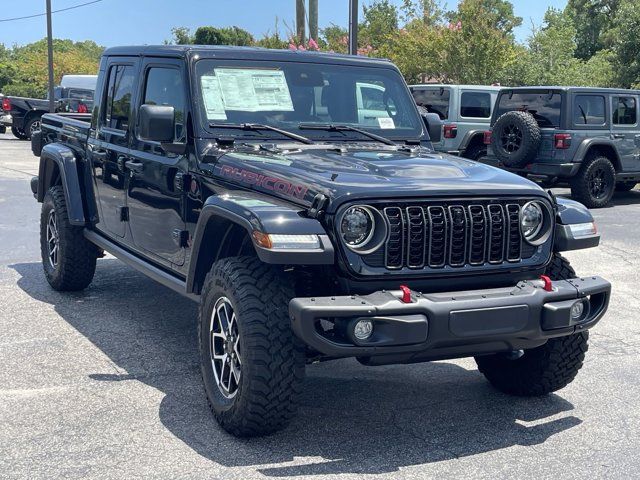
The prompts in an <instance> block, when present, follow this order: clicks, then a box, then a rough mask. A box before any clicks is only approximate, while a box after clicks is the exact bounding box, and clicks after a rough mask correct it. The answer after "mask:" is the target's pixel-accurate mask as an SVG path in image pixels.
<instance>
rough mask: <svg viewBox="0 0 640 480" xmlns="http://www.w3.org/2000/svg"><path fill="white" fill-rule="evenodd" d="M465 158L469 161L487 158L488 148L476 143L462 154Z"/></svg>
mask: <svg viewBox="0 0 640 480" xmlns="http://www.w3.org/2000/svg"><path fill="white" fill-rule="evenodd" d="M462 156H463V157H464V158H468V159H469V160H474V161H476V162H477V161H478V160H480V159H481V158H482V157H486V156H487V146H486V145H484V144H482V143H474V144H473V145H470V146H469V147H468V148H467V149H466V150H465V151H464V153H463V154H462Z"/></svg>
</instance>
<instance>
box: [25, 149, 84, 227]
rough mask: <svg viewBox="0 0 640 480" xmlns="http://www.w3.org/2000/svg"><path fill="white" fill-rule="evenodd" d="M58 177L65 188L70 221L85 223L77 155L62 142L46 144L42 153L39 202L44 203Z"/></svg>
mask: <svg viewBox="0 0 640 480" xmlns="http://www.w3.org/2000/svg"><path fill="white" fill-rule="evenodd" d="M58 179H59V180H60V183H61V184H62V188H63V190H64V197H65V201H66V202H67V212H68V214H69V223H71V224H72V225H85V224H86V219H85V214H84V206H83V203H82V190H81V188H80V178H79V176H78V163H77V159H76V156H75V154H74V153H73V150H72V149H71V148H69V147H66V146H64V145H62V144H60V143H50V144H47V145H45V146H44V148H43V149H42V153H41V154H40V167H39V169H38V190H37V193H36V199H37V200H38V202H40V203H42V201H43V200H44V195H45V193H46V192H47V190H48V189H49V188H50V187H51V186H52V185H54V184H55V183H56V182H57V180H58Z"/></svg>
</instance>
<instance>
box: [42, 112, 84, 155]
mask: <svg viewBox="0 0 640 480" xmlns="http://www.w3.org/2000/svg"><path fill="white" fill-rule="evenodd" d="M40 128H41V130H42V139H43V142H44V143H53V142H56V141H63V142H65V143H66V144H67V145H69V146H79V147H84V145H85V144H86V141H87V137H88V136H89V129H90V128H91V114H90V113H45V114H44V115H43V116H42V123H41V124H40Z"/></svg>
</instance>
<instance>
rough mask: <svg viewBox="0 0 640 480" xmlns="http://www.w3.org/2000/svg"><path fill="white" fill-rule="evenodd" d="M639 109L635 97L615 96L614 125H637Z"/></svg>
mask: <svg viewBox="0 0 640 480" xmlns="http://www.w3.org/2000/svg"><path fill="white" fill-rule="evenodd" d="M637 111H638V108H637V102H636V99H635V98H634V97H613V112H612V114H613V124H614V125H635V124H636V123H637Z"/></svg>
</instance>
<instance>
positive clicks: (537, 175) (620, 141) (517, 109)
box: [483, 87, 640, 208]
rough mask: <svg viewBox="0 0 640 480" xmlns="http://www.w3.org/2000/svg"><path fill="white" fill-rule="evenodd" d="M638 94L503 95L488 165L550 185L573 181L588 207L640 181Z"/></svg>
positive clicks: (488, 137)
mask: <svg viewBox="0 0 640 480" xmlns="http://www.w3.org/2000/svg"><path fill="white" fill-rule="evenodd" d="M639 95H640V91H637V90H617V89H609V88H584V87H521V88H504V89H502V90H501V91H500V94H499V95H498V100H497V103H496V108H495V109H494V112H493V116H492V119H491V131H490V132H487V133H486V134H485V143H486V144H488V156H487V157H485V158H484V159H483V161H484V162H486V163H489V164H492V165H495V166H500V167H502V168H505V169H507V170H510V171H513V172H516V173H519V174H521V175H523V176H527V177H531V178H532V179H537V180H542V181H543V182H545V183H546V184H547V185H552V184H555V183H558V182H560V183H562V182H567V183H569V185H570V186H571V193H572V195H573V197H574V198H575V199H577V200H578V201H580V202H582V203H583V204H584V205H586V206H587V207H589V208H600V207H604V206H606V205H607V204H608V203H609V201H610V200H611V197H612V196H613V193H614V191H615V190H618V191H629V190H631V189H632V188H633V187H634V186H635V185H636V183H637V182H638V181H640V126H639V125H638V96H639Z"/></svg>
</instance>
